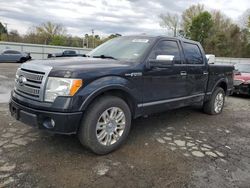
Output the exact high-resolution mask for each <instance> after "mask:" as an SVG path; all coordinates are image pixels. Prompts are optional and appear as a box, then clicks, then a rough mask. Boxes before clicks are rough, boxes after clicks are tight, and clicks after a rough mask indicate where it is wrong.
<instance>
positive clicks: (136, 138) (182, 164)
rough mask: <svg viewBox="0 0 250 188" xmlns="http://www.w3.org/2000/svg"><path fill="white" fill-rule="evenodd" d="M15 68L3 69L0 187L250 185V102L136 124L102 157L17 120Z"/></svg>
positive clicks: (231, 100) (6, 66)
mask: <svg viewBox="0 0 250 188" xmlns="http://www.w3.org/2000/svg"><path fill="white" fill-rule="evenodd" d="M17 66H18V65H17V64H0V187H97V186H100V187H109V188H110V187H130V188H131V187H190V188H191V187H192V188H193V187H216V188H217V187H250V98H246V97H228V98H227V100H226V107H225V109H224V112H223V113H222V114H221V115H219V116H209V115H206V114H203V113H202V112H200V111H199V110H197V109H190V108H185V109H179V110H175V111H171V112H165V113H162V114H158V115H153V116H150V117H148V118H140V119H137V120H135V121H133V124H132V125H133V128H132V130H131V133H130V136H129V139H128V141H127V143H126V144H125V145H124V146H123V147H122V148H121V149H119V150H118V151H116V152H113V153H111V154H109V155H106V156H96V155H94V154H92V153H91V152H89V151H87V150H86V149H85V148H83V147H82V146H81V145H80V143H79V142H78V140H77V138H76V137H75V136H59V135H52V134H48V133H46V132H41V131H38V130H36V129H33V128H31V127H28V126H26V125H24V124H22V123H20V122H16V121H15V120H14V119H13V118H11V117H10V114H9V112H8V105H7V102H8V95H9V91H10V88H12V87H13V79H14V75H15V70H16V68H17Z"/></svg>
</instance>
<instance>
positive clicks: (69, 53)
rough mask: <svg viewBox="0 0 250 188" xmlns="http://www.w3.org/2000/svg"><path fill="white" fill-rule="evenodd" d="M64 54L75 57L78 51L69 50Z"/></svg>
mask: <svg viewBox="0 0 250 188" xmlns="http://www.w3.org/2000/svg"><path fill="white" fill-rule="evenodd" d="M63 53H64V54H67V55H75V54H76V51H71V50H67V51H64V52H63Z"/></svg>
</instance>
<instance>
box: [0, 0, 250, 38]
mask: <svg viewBox="0 0 250 188" xmlns="http://www.w3.org/2000/svg"><path fill="white" fill-rule="evenodd" d="M197 3H201V4H204V5H205V7H207V8H208V9H218V10H221V11H222V12H223V13H224V14H226V15H227V16H229V17H231V18H232V19H233V20H237V18H238V16H240V15H241V14H242V13H243V12H244V11H245V10H246V9H248V8H250V1H249V0H0V22H3V23H8V29H16V30H18V32H19V33H21V34H24V33H25V32H26V31H27V30H28V28H29V27H31V26H34V25H39V24H41V23H43V22H46V21H52V22H56V23H61V24H63V25H64V26H65V27H66V28H67V31H68V33H69V34H72V35H78V36H83V35H84V34H85V33H90V32H91V29H92V28H93V29H94V30H95V33H96V34H99V35H107V34H112V33H120V34H122V35H127V34H138V33H152V34H162V33H164V32H165V30H164V29H162V28H160V26H159V18H158V16H159V14H160V13H165V12H172V13H177V14H181V13H182V12H183V11H184V10H185V9H187V8H188V7H189V6H191V5H193V4H197Z"/></svg>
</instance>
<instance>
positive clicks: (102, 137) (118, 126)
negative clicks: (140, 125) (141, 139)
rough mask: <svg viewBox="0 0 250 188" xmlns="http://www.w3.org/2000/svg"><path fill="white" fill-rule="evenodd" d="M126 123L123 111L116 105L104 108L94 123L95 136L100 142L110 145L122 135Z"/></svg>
mask: <svg viewBox="0 0 250 188" xmlns="http://www.w3.org/2000/svg"><path fill="white" fill-rule="evenodd" d="M125 124H126V117H125V114H124V112H123V111H122V110H121V109H120V108H118V107H111V108H109V109H107V110H105V111H104V112H103V113H102V114H101V116H100V117H99V119H98V121H97V125H96V137H97V140H98V142H99V143H100V144H102V145H105V146H110V145H112V144H114V143H116V142H117V141H118V140H119V139H120V137H121V136H122V134H123V132H124V129H125Z"/></svg>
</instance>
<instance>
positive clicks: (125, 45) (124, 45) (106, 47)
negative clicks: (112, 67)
mask: <svg viewBox="0 0 250 188" xmlns="http://www.w3.org/2000/svg"><path fill="white" fill-rule="evenodd" d="M149 45H150V40H149V39H145V38H137V37H136V38H134V37H119V38H115V39H112V40H109V41H107V42H105V43H104V44H102V45H100V46H99V47H97V48H95V49H94V50H92V51H91V52H90V53H89V54H88V55H89V56H90V57H101V58H105V57H109V58H113V59H118V60H128V61H137V60H139V58H141V57H142V55H143V54H144V53H145V51H146V49H147V48H148V47H149Z"/></svg>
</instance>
